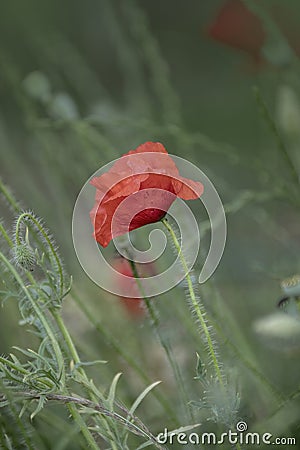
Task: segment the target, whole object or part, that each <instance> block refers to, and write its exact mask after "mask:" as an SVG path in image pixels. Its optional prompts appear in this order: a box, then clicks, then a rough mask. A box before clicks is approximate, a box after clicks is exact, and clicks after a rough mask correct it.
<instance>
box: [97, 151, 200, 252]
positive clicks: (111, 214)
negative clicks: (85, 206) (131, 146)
mask: <svg viewBox="0 0 300 450" xmlns="http://www.w3.org/2000/svg"><path fill="white" fill-rule="evenodd" d="M153 154H154V155H153ZM90 183H91V184H92V185H93V186H95V188H96V196H95V204H94V207H93V209H92V210H91V212H90V217H91V221H92V224H93V227H94V237H95V239H96V241H97V242H99V244H100V245H101V246H102V247H106V246H107V245H108V244H109V242H110V241H111V240H112V239H113V238H114V237H116V236H120V235H123V234H125V233H126V232H128V231H132V230H135V229H136V228H139V227H142V226H143V225H147V224H149V223H154V222H157V221H159V220H160V219H162V218H163V217H164V215H165V214H166V212H167V211H168V209H169V208H170V206H171V204H172V203H173V202H174V201H175V199H176V197H179V198H182V199H184V200H193V199H196V198H198V197H200V195H201V194H202V192H203V185H202V184H201V183H200V182H196V181H192V180H189V179H187V178H184V177H182V176H180V174H179V171H178V168H177V167H176V165H175V163H174V161H173V160H172V158H171V157H170V156H169V155H168V152H167V150H166V149H165V148H164V146H163V145H162V144H160V143H159V142H146V143H145V144H142V145H140V146H139V147H138V148H137V149H136V150H131V151H130V152H128V153H126V154H125V155H123V156H122V157H121V158H119V159H118V160H117V161H116V162H115V163H114V164H113V166H112V167H111V169H110V170H109V171H108V172H106V173H104V174H103V175H101V176H100V177H95V178H93V179H92V180H91V182H90ZM124 200H126V201H124ZM122 202H124V207H122V206H121V204H122Z"/></svg>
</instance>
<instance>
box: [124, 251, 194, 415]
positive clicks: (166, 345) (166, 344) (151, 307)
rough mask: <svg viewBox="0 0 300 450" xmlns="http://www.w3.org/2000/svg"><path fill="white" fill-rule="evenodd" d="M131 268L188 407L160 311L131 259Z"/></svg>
mask: <svg viewBox="0 0 300 450" xmlns="http://www.w3.org/2000/svg"><path fill="white" fill-rule="evenodd" d="M128 261H129V264H130V267H131V269H132V273H133V276H134V278H135V279H136V283H137V285H138V288H139V290H140V292H141V294H142V296H143V300H144V302H145V305H146V308H147V311H148V314H149V317H150V319H151V323H152V325H153V328H154V330H155V332H156V335H157V337H158V340H159V342H160V345H161V346H162V348H163V349H164V351H165V353H166V356H167V358H168V361H169V363H170V366H171V367H172V370H173V373H174V377H175V380H176V382H177V384H178V387H179V389H180V390H181V394H182V398H183V400H184V404H185V405H186V407H187V405H188V404H189V399H188V395H187V392H186V389H185V385H184V381H183V378H182V375H181V372H180V369H179V367H178V364H177V361H176V359H175V358H174V354H173V351H172V349H171V346H170V343H169V341H168V340H167V339H166V338H165V337H164V336H162V334H161V332H160V330H159V327H160V320H159V314H158V311H157V310H156V308H155V306H154V305H153V303H151V301H150V299H149V298H148V297H147V296H146V294H145V291H144V288H143V285H142V283H141V281H140V277H139V274H138V271H137V268H136V265H135V262H134V261H132V260H131V259H130V258H129V259H128ZM187 411H188V415H189V417H190V419H191V420H194V416H193V412H192V411H191V409H190V408H188V407H187Z"/></svg>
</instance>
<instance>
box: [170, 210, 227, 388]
mask: <svg viewBox="0 0 300 450" xmlns="http://www.w3.org/2000/svg"><path fill="white" fill-rule="evenodd" d="M161 222H162V223H163V225H164V226H165V227H166V229H167V230H168V232H169V234H170V236H171V238H172V241H173V243H174V245H175V248H176V250H177V252H178V256H179V258H180V261H181V265H182V268H183V270H184V273H185V279H186V281H187V284H188V289H189V294H190V298H191V301H192V305H193V308H194V311H195V314H196V316H197V319H198V320H199V323H200V325H201V328H202V330H203V333H204V336H205V339H206V342H207V346H208V352H209V355H210V358H211V361H212V363H213V367H214V369H215V373H216V377H217V380H218V381H219V384H220V386H222V387H225V385H224V380H223V375H222V371H221V368H220V365H219V362H218V358H217V355H216V352H215V349H214V344H213V341H212V337H211V335H210V332H209V327H208V325H207V322H206V320H205V318H204V317H205V312H204V311H202V308H201V305H200V304H199V302H198V301H197V298H196V294H195V291H194V288H193V283H192V279H191V276H190V274H189V268H188V265H187V262H186V259H185V257H184V255H183V253H182V249H181V246H180V243H179V241H178V239H177V236H176V234H175V232H174V230H173V228H172V227H171V225H170V224H169V222H168V220H167V219H166V218H163V219H161Z"/></svg>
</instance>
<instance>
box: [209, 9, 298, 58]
mask: <svg viewBox="0 0 300 450" xmlns="http://www.w3.org/2000/svg"><path fill="white" fill-rule="evenodd" d="M269 14H270V15H271V17H272V19H273V20H274V23H276V25H277V26H278V28H279V29H280V30H281V32H282V34H283V36H284V37H285V38H286V40H287V42H288V44H289V46H290V47H291V48H292V49H293V50H294V51H295V52H296V53H297V54H299V45H298V43H297V42H298V40H299V39H298V38H299V31H298V30H299V28H298V26H297V28H295V25H294V24H293V23H292V20H291V19H292V17H293V14H292V13H291V12H290V11H289V10H286V9H283V7H282V6H281V7H278V8H275V7H274V8H272V10H270V11H269ZM207 31H208V35H209V36H210V37H211V38H213V39H215V40H216V41H219V42H221V43H223V44H225V45H228V46H230V47H233V48H236V49H239V50H242V51H244V52H246V53H248V54H249V55H250V56H251V57H252V59H253V61H254V62H255V63H256V64H257V65H261V64H264V63H270V62H271V63H272V64H275V65H278V64H279V65H280V64H285V62H286V61H287V60H288V58H290V56H291V51H290V48H289V46H288V45H286V44H285V43H284V42H283V41H280V40H278V41H277V42H276V45H275V47H274V48H271V53H272V54H271V53H270V55H269V57H268V58H266V56H265V55H264V52H263V49H265V50H266V44H267V40H268V35H267V33H266V31H265V29H264V24H263V23H262V21H261V19H260V18H259V17H258V16H257V15H256V14H255V13H253V12H252V11H250V9H248V8H247V6H246V5H245V3H244V2H243V1H242V0H227V1H226V2H225V3H224V5H223V6H222V7H221V9H220V11H219V12H218V14H217V16H216V18H215V19H214V21H213V23H212V24H211V25H210V26H209V27H208V30H207ZM273 45H274V43H273ZM276 46H277V47H276ZM268 52H270V48H269V50H268Z"/></svg>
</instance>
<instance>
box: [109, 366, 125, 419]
mask: <svg viewBox="0 0 300 450" xmlns="http://www.w3.org/2000/svg"><path fill="white" fill-rule="evenodd" d="M121 375H122V373H121V372H120V373H117V375H116V376H115V377H114V379H113V380H112V383H111V385H110V388H109V393H108V397H107V403H108V408H109V409H110V410H111V411H113V407H114V401H115V394H116V388H117V384H118V381H119V378H120V376H121Z"/></svg>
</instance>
